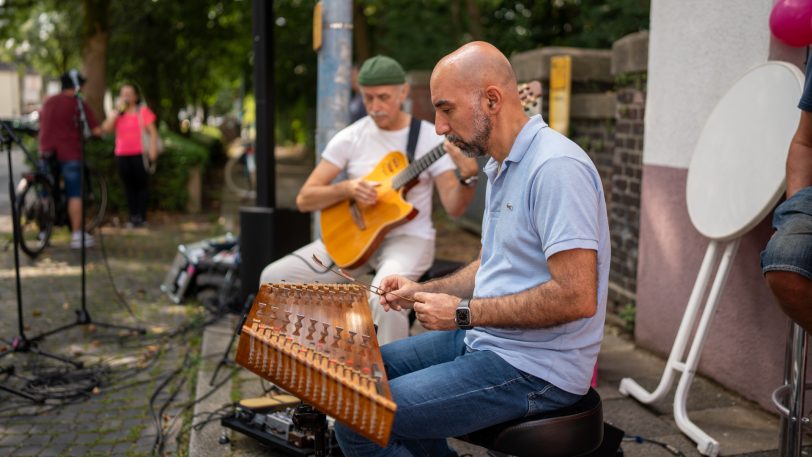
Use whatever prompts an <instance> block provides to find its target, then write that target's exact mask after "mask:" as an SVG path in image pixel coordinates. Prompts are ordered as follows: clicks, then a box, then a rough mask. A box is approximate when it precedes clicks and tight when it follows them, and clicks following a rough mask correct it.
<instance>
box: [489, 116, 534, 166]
mask: <svg viewBox="0 0 812 457" xmlns="http://www.w3.org/2000/svg"><path fill="white" fill-rule="evenodd" d="M546 126H547V123H546V122H544V120H543V119H542V118H541V115H539V114H536V115H535V116H533V117H531V118H530V119H529V120H528V121H527V123H526V124H524V127H522V129H521V130H520V131H519V134H518V135H517V136H516V140H515V141H514V142H513V146H511V148H510V153H508V156H507V157H506V158H505V162H521V160H522V158H523V157H524V155H525V153H527V150H528V149H530V144H531V143H532V142H533V140H534V139H535V138H536V135H537V134H538V132H540V131H541V129H543V128H544V127H546ZM498 165H499V164H498V163H497V162H496V160H494V158H493V157H491V159H490V160H488V163H487V164H486V165H485V167H484V169H483V171H484V172H485V174H486V175H487V176H488V178H490V179H491V180H493V178H495V176H496V171H497V167H498ZM503 165H505V164H503Z"/></svg>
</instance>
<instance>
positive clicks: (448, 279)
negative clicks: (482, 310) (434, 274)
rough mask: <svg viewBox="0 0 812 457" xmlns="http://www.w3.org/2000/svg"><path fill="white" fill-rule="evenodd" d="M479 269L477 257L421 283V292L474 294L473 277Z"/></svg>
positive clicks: (461, 295)
mask: <svg viewBox="0 0 812 457" xmlns="http://www.w3.org/2000/svg"><path fill="white" fill-rule="evenodd" d="M478 269H479V259H476V260H474V261H473V262H471V263H469V264H468V265H466V266H464V267H462V268H460V269H459V270H457V271H455V272H454V273H451V274H450V275H448V276H443V277H442V278H439V279H433V280H431V281H427V282H425V283H423V284H421V286H422V287H421V288H420V290H421V291H423V292H432V293H444V294H449V295H455V296H457V297H471V296H472V295H473V294H474V278H475V277H476V271H477V270H478Z"/></svg>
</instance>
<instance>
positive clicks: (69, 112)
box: [39, 73, 101, 249]
mask: <svg viewBox="0 0 812 457" xmlns="http://www.w3.org/2000/svg"><path fill="white" fill-rule="evenodd" d="M60 80H61V83H62V91H61V92H60V93H58V94H56V95H54V96H52V97H50V98H48V99H47V100H46V101H45V103H43V105H42V108H40V112H39V126H40V128H39V150H40V155H41V156H42V158H49V157H54V156H55V157H56V160H57V161H58V163H59V170H58V172H59V174H60V175H61V176H62V179H63V180H64V182H65V196H66V197H67V199H68V219H69V223H70V228H71V231H72V235H71V247H72V248H74V249H78V248H79V247H80V246H81V243H82V229H81V227H82V224H81V222H82V198H81V197H82V188H81V185H82V181H81V171H82V162H81V160H82V136H81V135H82V131H83V126H82V125H80V124H81V122H80V119H79V106H78V105H77V103H76V89H77V88H76V84H77V83H78V84H79V86H80V87H79V88H80V89H81V86H82V85H84V83H85V78H84V77H82V75H79V74H77V75H76V79H75V80H74V78H72V77H71V75H70V73H65V74H63V75H62V77H61V78H60ZM82 105H83V106H84V111H85V115H86V117H87V123H88V127H90V131H91V133H92V134H93V135H100V134H101V127H100V126H99V123H98V122H96V117H95V116H94V115H93V111H91V109H90V107H89V106H88V105H87V103H85V102H84V101H82ZM93 244H94V240H93V237H92V236H91V235H89V234H87V233H85V246H88V247H89V246H93Z"/></svg>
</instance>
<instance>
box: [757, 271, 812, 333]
mask: <svg viewBox="0 0 812 457" xmlns="http://www.w3.org/2000/svg"><path fill="white" fill-rule="evenodd" d="M765 277H766V278H767V283H768V284H769V285H770V289H771V290H772V291H773V294H774V295H775V297H776V298H777V299H778V302H779V304H780V305H781V309H783V310H784V312H785V313H786V314H787V316H789V317H790V318H791V319H792V320H794V321H795V322H797V323H798V325H800V326H801V327H803V328H804V330H806V332H807V333H812V281H810V280H809V279H807V278H806V277H805V276H803V275H800V274H798V273H792V272H789V271H770V272H767V274H766V275H765Z"/></svg>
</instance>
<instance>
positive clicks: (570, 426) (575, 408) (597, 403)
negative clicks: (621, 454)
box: [460, 389, 604, 457]
mask: <svg viewBox="0 0 812 457" xmlns="http://www.w3.org/2000/svg"><path fill="white" fill-rule="evenodd" d="M603 431H604V424H603V408H602V407H601V397H600V396H599V395H598V393H597V392H595V390H594V389H589V392H587V394H586V395H584V397H583V398H582V399H581V400H579V401H578V402H577V403H575V404H574V405H572V406H570V407H568V408H564V409H561V410H558V411H553V412H550V413H545V414H538V415H535V416H530V417H522V418H519V419H516V420H513V421H510V422H505V423H502V424H497V425H494V426H491V427H488V428H485V429H482V430H479V431H476V432H474V433H471V434H469V435H466V436H462V437H460V439H462V440H464V441H468V442H470V443H473V444H476V445H478V446H482V447H484V448H487V449H491V450H494V451H498V452H504V453H506V454H510V455H515V456H519V457H524V456H526V457H576V456H582V455H586V454H589V453H591V452H593V451H595V450H597V449H598V448H599V447H600V446H601V442H602V441H603Z"/></svg>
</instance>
